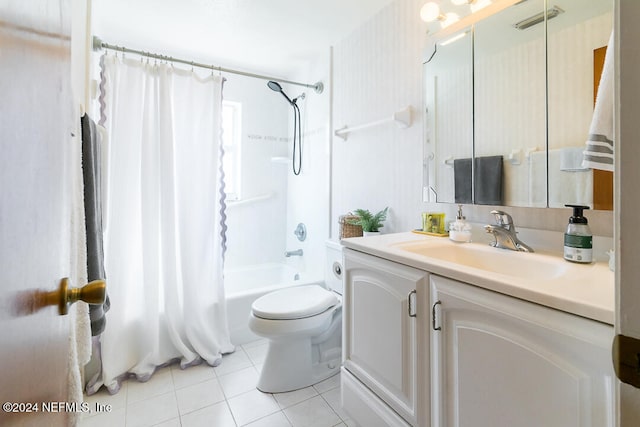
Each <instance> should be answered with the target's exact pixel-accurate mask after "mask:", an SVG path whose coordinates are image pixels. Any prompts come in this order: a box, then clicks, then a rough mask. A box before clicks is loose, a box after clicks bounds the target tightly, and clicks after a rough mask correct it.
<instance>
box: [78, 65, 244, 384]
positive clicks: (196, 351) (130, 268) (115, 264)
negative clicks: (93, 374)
mask: <svg viewBox="0 0 640 427" xmlns="http://www.w3.org/2000/svg"><path fill="white" fill-rule="evenodd" d="M104 64H105V68H104V73H103V74H104V76H105V81H104V82H103V84H102V85H101V86H102V87H104V88H105V93H104V99H103V100H104V105H105V108H104V110H103V111H102V112H103V114H104V116H105V117H106V121H105V127H106V129H107V132H108V135H109V136H110V139H109V143H108V155H107V156H108V159H107V162H106V163H107V165H108V171H107V177H108V181H107V195H106V203H105V221H104V222H105V269H106V274H107V276H108V277H109V286H110V295H111V303H112V304H111V310H110V319H109V323H110V325H109V326H110V327H109V328H107V329H106V330H105V332H104V333H103V334H102V336H101V342H102V378H101V379H100V380H99V381H98V382H97V383H96V384H94V385H93V387H92V388H91V389H89V390H88V391H89V392H92V391H93V392H95V391H96V390H97V388H99V386H100V384H101V383H103V384H104V385H105V386H106V387H107V388H108V389H109V391H110V392H116V391H117V390H118V389H119V387H120V381H121V379H122V378H123V377H124V376H126V375H129V376H135V377H137V378H138V379H141V380H147V379H148V378H149V377H150V376H151V375H152V374H153V372H154V370H155V369H156V367H157V366H161V365H163V364H166V363H168V362H169V361H172V360H175V359H180V363H181V365H182V366H187V365H190V364H194V363H199V362H200V361H202V360H204V361H206V363H208V364H210V365H212V366H215V365H217V364H219V363H220V361H221V359H222V353H228V352H231V351H233V346H232V345H231V343H230V340H229V333H228V328H227V319H226V304H225V297H224V287H223V283H222V256H223V249H222V244H223V242H222V236H221V232H222V230H223V224H221V212H222V210H223V208H224V200H223V198H222V197H220V193H219V192H220V189H221V185H222V184H221V182H220V175H219V174H220V170H219V169H220V152H221V149H220V122H221V111H220V109H221V105H222V81H223V79H222V78H221V77H219V76H215V75H206V76H205V77H200V76H199V75H198V74H197V73H195V72H193V71H183V70H180V69H178V68H174V67H172V66H171V65H168V64H147V63H144V62H143V61H140V60H139V59H134V58H131V59H129V58H126V59H121V58H116V57H115V56H112V55H110V56H108V57H106V58H105V61H104Z"/></svg>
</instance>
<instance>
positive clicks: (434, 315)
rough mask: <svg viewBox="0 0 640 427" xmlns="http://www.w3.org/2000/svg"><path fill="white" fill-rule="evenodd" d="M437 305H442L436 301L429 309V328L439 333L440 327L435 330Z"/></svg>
mask: <svg viewBox="0 0 640 427" xmlns="http://www.w3.org/2000/svg"><path fill="white" fill-rule="evenodd" d="M438 304H442V302H441V301H436V302H435V303H434V304H433V307H431V327H432V328H433V330H434V331H441V330H442V327H441V326H438V327H437V328H436V306H437V305H438Z"/></svg>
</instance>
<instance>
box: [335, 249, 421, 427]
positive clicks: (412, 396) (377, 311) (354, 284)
mask: <svg viewBox="0 0 640 427" xmlns="http://www.w3.org/2000/svg"><path fill="white" fill-rule="evenodd" d="M344 266H345V292H344V315H343V316H344V317H343V322H344V325H343V328H344V329H343V331H344V334H343V336H344V343H343V357H344V366H345V368H346V369H347V370H348V371H349V372H350V373H351V374H353V375H354V376H355V377H356V378H358V380H360V381H361V382H362V383H364V384H365V385H366V386H367V387H368V388H369V389H370V390H371V391H373V392H374V393H375V394H376V395H377V396H378V397H379V398H381V399H382V400H383V401H384V402H385V403H386V404H387V405H389V406H390V407H391V408H392V409H394V410H395V411H396V412H397V413H398V414H400V415H401V416H402V417H403V418H404V419H405V420H406V421H407V422H408V423H409V424H411V425H414V426H415V425H418V421H417V420H418V416H419V417H420V419H422V418H423V417H425V419H428V415H422V414H428V400H429V399H428V396H426V393H423V392H422V391H420V392H419V391H418V390H419V385H420V386H424V390H427V391H428V389H427V387H426V384H428V381H429V380H428V370H427V369H424V368H426V367H428V362H421V364H420V365H421V366H420V368H419V363H418V357H420V358H421V359H422V358H426V360H427V361H428V355H427V354H426V353H427V350H428V347H427V346H428V335H427V334H425V328H424V326H418V325H420V323H422V325H426V324H427V322H428V315H425V313H427V310H428V308H429V307H428V300H427V298H428V281H427V273H426V272H424V271H421V270H417V269H415V268H411V267H407V266H404V265H400V264H396V263H394V262H390V261H386V260H383V259H381V258H377V257H374V256H370V255H365V254H362V253H359V252H356V251H353V250H349V249H346V250H345V255H344ZM409 302H411V307H410V304H409ZM410 310H411V313H410ZM414 313H415V316H416V317H412V315H413V314H414ZM410 314H411V315H410ZM419 336H420V339H419V338H418V337H419ZM419 369H420V371H419ZM423 371H424V372H423ZM425 375H426V377H424V376H425ZM423 394H424V396H423ZM419 399H420V403H421V404H420V405H418V401H419ZM418 406H419V407H418ZM346 409H347V411H348V410H349V408H346ZM418 410H419V411H420V415H419V414H418ZM356 421H357V420H356Z"/></svg>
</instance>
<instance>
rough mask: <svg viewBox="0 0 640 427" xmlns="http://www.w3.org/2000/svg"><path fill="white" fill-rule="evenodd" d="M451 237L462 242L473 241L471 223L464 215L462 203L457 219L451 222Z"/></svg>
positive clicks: (459, 206)
mask: <svg viewBox="0 0 640 427" xmlns="http://www.w3.org/2000/svg"><path fill="white" fill-rule="evenodd" d="M449 239H451V240H453V241H454V242H460V243H467V242H470V241H471V224H469V223H468V222H467V220H466V218H465V217H464V216H463V215H462V205H458V215H457V216H456V220H455V221H453V222H452V223H451V224H449Z"/></svg>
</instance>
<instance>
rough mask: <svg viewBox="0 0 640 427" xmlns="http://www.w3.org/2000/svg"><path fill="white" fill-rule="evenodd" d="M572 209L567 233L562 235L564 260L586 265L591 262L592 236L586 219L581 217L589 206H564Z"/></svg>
mask: <svg viewBox="0 0 640 427" xmlns="http://www.w3.org/2000/svg"><path fill="white" fill-rule="evenodd" d="M565 206H566V207H568V208H573V216H572V217H571V218H569V225H568V226H567V232H566V233H564V259H566V260H567V261H572V262H579V263H584V264H588V263H590V262H592V261H593V235H592V234H591V229H590V228H589V222H588V221H587V218H585V217H584V216H583V215H582V212H583V210H584V209H589V206H581V205H565Z"/></svg>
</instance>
